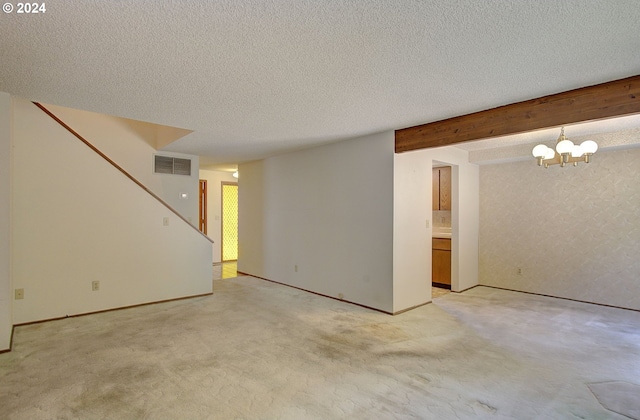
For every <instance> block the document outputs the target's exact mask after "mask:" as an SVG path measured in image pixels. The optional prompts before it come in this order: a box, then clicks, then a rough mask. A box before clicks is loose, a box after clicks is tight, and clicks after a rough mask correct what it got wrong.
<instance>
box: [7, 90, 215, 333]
mask: <svg viewBox="0 0 640 420" xmlns="http://www.w3.org/2000/svg"><path fill="white" fill-rule="evenodd" d="M13 106H14V109H13V111H14V119H13V132H14V172H13V180H12V182H13V184H12V188H13V216H14V217H13V220H12V222H13V253H12V263H13V284H14V287H15V288H23V289H24V293H25V297H24V299H23V300H20V301H14V307H13V316H14V319H13V322H14V323H16V324H18V323H24V322H31V321H37V320H42V319H50V318H56V317H63V316H66V315H74V314H81V313H87V312H93V311H99V310H104V309H110V308H117V307H123V306H129V305H136V304H141V303H146V302H154V301H160V300H165V299H174V298H180V297H185V296H193V295H199V294H204V293H211V291H212V281H211V274H212V271H211V264H212V258H211V243H210V242H209V240H208V239H207V238H205V237H204V236H202V235H201V234H200V233H199V232H197V231H196V230H194V229H193V227H192V226H190V225H189V224H187V223H185V222H184V221H183V220H182V219H180V218H178V217H177V216H176V215H175V214H174V213H172V212H171V211H169V210H168V209H167V208H166V207H165V206H164V205H162V204H160V203H159V202H158V201H157V200H155V199H154V198H153V197H152V196H151V195H149V194H148V193H146V192H144V190H142V189H141V188H140V187H139V186H138V185H136V184H134V183H133V182H131V180H129V179H128V178H127V177H126V176H124V175H123V174H122V173H121V172H119V171H118V170H116V169H115V168H113V167H112V166H111V165H110V164H109V163H107V162H106V161H105V160H104V159H102V158H101V157H100V156H98V155H97V154H95V153H94V152H93V151H92V150H91V149H89V148H88V147H87V146H86V145H84V144H83V143H82V142H80V141H79V140H77V139H76V138H75V137H73V136H72V135H71V134H69V133H68V132H67V131H66V130H65V129H64V128H62V127H61V126H59V125H58V124H57V123H56V122H55V121H53V120H52V119H51V118H50V117H48V116H47V115H46V114H44V113H43V112H42V111H41V110H39V109H38V108H37V107H35V106H34V105H33V104H31V103H29V102H27V101H24V100H19V99H14V101H13ZM196 197H197V195H196ZM165 221H166V223H165ZM93 281H99V282H100V285H99V290H98V291H92V282H93Z"/></svg>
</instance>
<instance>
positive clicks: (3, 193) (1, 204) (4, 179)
mask: <svg viewBox="0 0 640 420" xmlns="http://www.w3.org/2000/svg"><path fill="white" fill-rule="evenodd" d="M12 291H13V290H12V287H11V96H10V95H9V94H8V93H4V92H0V351H2V350H8V349H9V347H10V345H11V329H12V326H13V323H12V319H11V318H12V316H11V308H12V304H13V293H12Z"/></svg>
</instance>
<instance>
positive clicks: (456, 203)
mask: <svg viewBox="0 0 640 420" xmlns="http://www.w3.org/2000/svg"><path fill="white" fill-rule="evenodd" d="M434 161H437V162H442V163H447V164H450V165H451V167H452V191H451V194H452V207H453V208H452V212H451V215H452V216H451V217H452V227H453V229H452V238H451V247H452V248H451V289H452V290H454V291H462V290H465V289H468V288H470V287H473V286H475V285H477V284H478V229H479V227H478V225H479V216H478V208H479V195H478V166H477V165H475V164H471V163H469V162H468V153H467V152H466V151H464V150H461V149H457V148H455V147H442V148H434V149H424V150H417V151H413V152H406V153H401V154H397V155H396V156H395V177H396V178H395V181H394V188H395V199H394V201H395V214H394V249H393V252H394V307H395V308H397V309H396V311H397V310H402V309H401V308H410V307H412V306H415V305H419V304H421V303H424V302H425V301H426V302H428V301H430V300H431V264H432V261H431V234H432V226H433V220H431V218H432V203H431V200H432V195H431V188H432V182H431V181H432V167H433V163H434ZM427 220H428V221H429V228H427Z"/></svg>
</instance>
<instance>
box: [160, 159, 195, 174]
mask: <svg viewBox="0 0 640 420" xmlns="http://www.w3.org/2000/svg"><path fill="white" fill-rule="evenodd" d="M154 163H155V164H154V165H153V172H154V173H156V174H172V175H187V176H191V159H182V158H176V157H171V156H161V155H155V162H154Z"/></svg>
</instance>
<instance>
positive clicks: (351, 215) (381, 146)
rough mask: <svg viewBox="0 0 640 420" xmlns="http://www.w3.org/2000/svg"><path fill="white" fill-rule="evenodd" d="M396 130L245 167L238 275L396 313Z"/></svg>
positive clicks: (240, 183) (243, 168)
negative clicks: (394, 161)
mask: <svg viewBox="0 0 640 420" xmlns="http://www.w3.org/2000/svg"><path fill="white" fill-rule="evenodd" d="M393 142H394V136H393V132H386V133H379V134H374V135H369V136H364V137H360V138H356V139H350V140H345V141H341V142H338V143H334V144H330V145H326V146H322V147H317V148H314V149H309V150H303V151H298V152H294V153H288V154H285V155H281V156H276V157H272V158H269V159H265V160H262V161H258V162H252V163H246V164H241V165H240V167H239V172H240V182H239V200H240V220H239V238H240V239H239V260H238V270H239V271H242V272H245V273H248V274H252V275H255V276H259V277H263V278H267V279H270V280H274V281H278V282H281V283H285V284H289V285H292V286H296V287H300V288H303V289H306V290H310V291H314V292H317V293H321V294H324V295H327V296H332V297H336V298H340V299H344V300H347V301H350V302H354V303H358V304H361V305H365V306H369V307H372V308H376V309H379V310H382V311H387V312H391V311H393V297H392V294H393Z"/></svg>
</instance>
